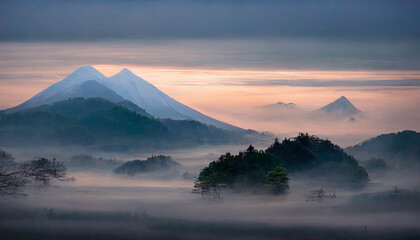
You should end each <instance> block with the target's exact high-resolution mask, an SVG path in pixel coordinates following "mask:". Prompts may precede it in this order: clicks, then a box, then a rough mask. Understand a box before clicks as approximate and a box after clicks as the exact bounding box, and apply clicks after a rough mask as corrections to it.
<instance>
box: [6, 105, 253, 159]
mask: <svg viewBox="0 0 420 240" xmlns="http://www.w3.org/2000/svg"><path fill="white" fill-rule="evenodd" d="M259 137H261V135H260V134H258V133H256V132H252V131H227V130H223V129H219V128H216V127H214V126H210V125H206V124H203V123H200V122H198V121H193V120H171V119H160V120H157V119H154V118H151V117H145V116H141V115H139V114H137V113H136V112H134V111H131V110H129V109H127V108H126V107H124V106H122V105H118V104H116V103H112V102H110V101H108V100H105V99H101V98H88V99H84V98H74V99H68V100H64V101H60V102H56V103H53V104H52V105H41V106H37V107H34V108H30V109H25V110H22V111H18V112H16V113H11V114H2V115H0V146H1V147H7V146H9V147H16V148H19V147H57V146H70V145H75V146H82V147H89V148H99V149H103V150H113V151H122V150H127V149H169V148H181V147H192V146H198V145H204V144H210V145H217V144H237V143H243V142H249V139H250V138H252V139H258V138H259Z"/></svg>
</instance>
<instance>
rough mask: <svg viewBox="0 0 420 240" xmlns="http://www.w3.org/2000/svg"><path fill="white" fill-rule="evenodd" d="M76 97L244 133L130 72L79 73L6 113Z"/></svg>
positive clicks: (91, 70)
mask: <svg viewBox="0 0 420 240" xmlns="http://www.w3.org/2000/svg"><path fill="white" fill-rule="evenodd" d="M75 97H84V98H89V97H100V98H104V99H107V100H109V101H111V102H114V103H120V104H123V105H124V104H128V103H127V102H124V101H125V100H128V101H131V102H132V103H133V104H128V105H127V107H128V108H130V109H132V110H134V109H136V107H135V106H134V104H135V105H137V106H138V107H139V108H143V109H144V110H146V112H148V113H149V114H151V115H152V116H153V117H156V118H170V119H174V120H196V121H199V122H201V123H205V124H209V125H213V126H216V127H218V128H222V129H225V130H243V129H241V128H238V127H235V126H232V125H230V124H227V123H224V122H221V121H218V120H216V119H213V118H211V117H208V116H206V115H204V114H202V113H200V112H198V111H196V110H194V109H192V108H190V107H188V106H185V105H184V104H182V103H180V102H178V101H176V100H175V99H173V98H171V97H169V96H168V95H166V94H165V93H163V92H162V91H160V90H159V89H157V88H156V87H155V86H153V85H152V84H150V83H148V82H146V81H145V80H143V79H142V78H140V77H138V76H136V75H135V74H133V73H132V72H131V71H129V70H128V69H123V70H122V71H121V72H119V73H117V74H116V75H114V76H112V77H109V78H107V77H105V76H104V75H103V74H102V73H100V72H99V71H97V70H96V69H95V68H93V67H92V66H85V67H81V68H79V69H77V70H76V71H75V72H73V73H72V74H70V75H69V76H67V77H66V78H64V79H63V80H62V81H60V82H57V83H55V84H53V85H51V86H50V87H48V88H47V89H45V90H44V91H42V92H40V93H38V94H37V95H35V96H34V97H32V98H31V99H29V100H28V101H26V102H24V103H22V104H21V105H18V106H16V107H14V108H10V109H7V110H5V111H4V113H6V114H9V113H14V112H17V111H19V110H23V109H28V108H32V107H36V106H40V105H43V104H51V103H54V102H57V101H61V100H65V99H68V98H75Z"/></svg>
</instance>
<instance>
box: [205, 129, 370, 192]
mask: <svg viewBox="0 0 420 240" xmlns="http://www.w3.org/2000/svg"><path fill="white" fill-rule="evenodd" d="M273 171H274V172H273ZM285 173H288V174H289V177H290V180H291V181H293V179H294V178H296V177H302V176H303V177H308V178H310V179H311V181H313V182H319V183H324V184H328V185H335V186H351V187H360V186H363V185H364V184H365V183H367V181H368V180H369V177H368V174H367V172H366V170H365V169H364V168H363V167H361V166H359V164H358V162H357V160H356V159H355V158H354V157H352V156H350V155H348V154H346V153H345V152H344V151H343V149H341V148H340V147H339V146H338V145H334V144H333V143H331V142H330V141H329V140H323V139H320V138H318V137H316V136H310V135H308V134H299V135H298V136H297V137H296V138H293V139H285V140H284V141H283V142H281V143H280V142H279V141H278V140H277V139H276V140H275V142H274V143H273V144H272V145H271V146H270V147H268V148H267V149H266V150H260V151H258V150H256V149H254V147H253V146H250V147H249V148H248V149H247V150H246V151H244V152H240V153H239V154H237V155H232V154H230V153H227V154H225V155H222V156H220V158H219V159H218V160H216V161H213V162H211V163H210V164H209V166H208V167H206V168H204V169H203V170H202V171H201V173H200V175H199V178H198V181H199V182H200V183H201V182H204V183H207V184H226V185H227V186H230V187H232V188H235V187H238V186H240V187H242V188H245V189H259V188H261V187H262V186H266V185H267V184H270V176H271V175H273V174H276V175H277V176H285V175H284V174H285ZM283 178H284V177H283Z"/></svg>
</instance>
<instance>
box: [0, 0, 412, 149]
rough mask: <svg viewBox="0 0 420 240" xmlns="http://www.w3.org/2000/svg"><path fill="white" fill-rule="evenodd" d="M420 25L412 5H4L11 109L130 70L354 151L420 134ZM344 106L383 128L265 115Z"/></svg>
mask: <svg viewBox="0 0 420 240" xmlns="http://www.w3.org/2000/svg"><path fill="white" fill-rule="evenodd" d="M419 16H420V3H419V2H418V1H406V0H400V1H387V0H384V1H264V0H262V1H212V0H207V1H200V0H197V1H132V0H126V1H112V0H105V1H98V0H94V1H89V0H88V1H78V0H76V1H64V0H55V1H42V0H41V1H28V0H13V1H11V0H3V1H1V2H0V108H1V109H4V108H8V107H12V106H15V105H17V104H20V103H22V102H23V101H25V100H27V99H29V98H30V97H32V96H33V95H35V94H36V93H38V92H39V91H42V90H43V89H45V88H46V87H48V86H49V85H51V84H53V83H55V82H57V81H59V80H61V79H63V78H64V77H65V76H66V75H68V74H70V73H71V72H73V71H74V70H76V69H77V68H78V67H80V66H83V65H92V66H94V67H95V68H97V69H98V70H99V71H101V72H102V73H104V74H105V75H106V76H110V75H112V74H115V73H117V72H118V71H119V70H121V69H122V68H124V67H127V68H129V69H130V70H132V71H133V72H134V73H136V74H137V75H138V76H140V77H142V78H144V79H145V80H147V81H149V82H150V83H152V84H154V85H156V86H157V87H158V88H159V89H160V90H162V91H164V92H165V93H167V94H168V95H170V96H171V97H173V98H175V99H176V100H178V101H180V102H182V103H184V104H186V105H188V106H191V107H193V108H195V109H197V110H199V111H201V112H203V113H205V114H207V115H209V116H212V117H215V118H217V119H220V120H222V121H226V122H229V123H232V124H235V125H238V126H240V127H243V128H253V129H257V130H268V131H272V132H275V133H290V134H294V133H295V132H296V131H299V129H302V131H309V132H314V133H317V134H321V135H322V134H326V135H331V134H332V132H336V133H338V132H340V134H341V135H343V134H344V135H345V136H347V138H349V139H352V140H348V141H347V142H346V143H353V142H355V141H358V140H360V139H361V137H354V138H353V136H354V135H357V136H362V135H363V137H366V136H372V135H374V134H378V133H381V132H392V131H398V130H403V129H413V130H420V126H419V124H418V122H420V116H419V115H420V114H419V111H418V110H417V109H418V106H419V105H420V17H419ZM342 95H344V96H346V97H347V98H348V99H349V100H350V101H351V102H352V103H353V104H354V105H355V106H356V107H357V108H359V109H360V110H362V112H365V113H366V114H367V115H368V116H370V117H369V119H370V120H372V119H376V120H375V121H376V122H373V120H372V121H367V120H366V122H365V123H364V127H363V128H361V129H362V130H360V132H357V131H355V130H354V127H349V126H348V125H340V126H334V127H333V128H331V125H330V124H329V125H322V124H319V123H311V124H308V123H301V122H299V121H295V119H290V118H286V117H284V116H281V117H279V116H276V117H272V116H271V118H270V116H267V114H265V115H264V116H263V117H261V116H259V115H261V114H262V113H261V112H259V106H262V105H266V104H272V103H276V102H278V101H282V102H294V103H296V104H298V106H300V107H301V108H304V109H309V110H314V109H317V108H319V107H322V106H323V105H325V104H328V103H329V102H332V101H333V100H335V99H337V98H339V97H340V96H342ZM287 114H288V113H285V115H287ZM366 118H367V117H366ZM378 121H379V122H378ZM372 124H373V125H372ZM372 126H374V127H372ZM356 132H357V133H356ZM350 135H351V136H350Z"/></svg>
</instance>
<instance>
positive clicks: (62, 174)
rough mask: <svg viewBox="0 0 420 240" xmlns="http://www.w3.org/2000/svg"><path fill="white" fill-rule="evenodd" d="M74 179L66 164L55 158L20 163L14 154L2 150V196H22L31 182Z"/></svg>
mask: <svg viewBox="0 0 420 240" xmlns="http://www.w3.org/2000/svg"><path fill="white" fill-rule="evenodd" d="M53 179H57V180H60V181H73V180H75V179H74V178H73V177H68V176H67V172H66V168H65V166H64V165H63V164H62V163H60V162H57V161H56V159H55V158H53V159H52V160H49V159H47V158H35V159H34V160H30V161H25V162H22V163H18V162H16V161H15V159H14V158H13V156H12V155H11V154H9V153H7V152H5V151H2V150H0V196H21V195H25V194H24V193H23V190H24V188H25V187H26V186H27V185H28V184H30V183H39V184H42V185H48V184H49V183H50V181H51V180H53Z"/></svg>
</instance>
